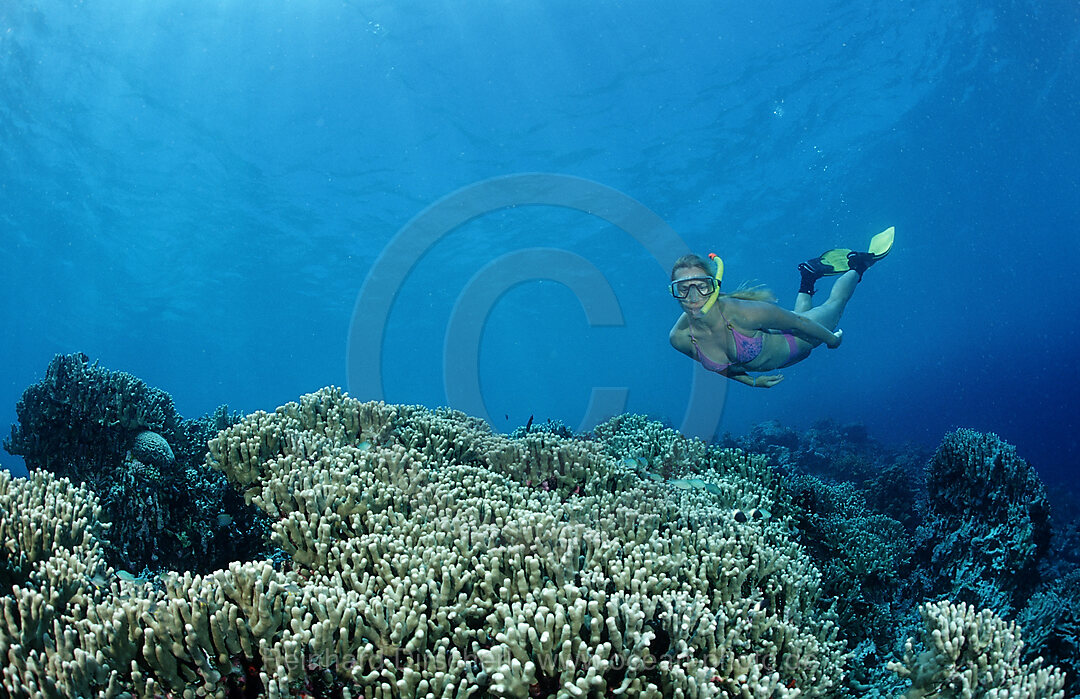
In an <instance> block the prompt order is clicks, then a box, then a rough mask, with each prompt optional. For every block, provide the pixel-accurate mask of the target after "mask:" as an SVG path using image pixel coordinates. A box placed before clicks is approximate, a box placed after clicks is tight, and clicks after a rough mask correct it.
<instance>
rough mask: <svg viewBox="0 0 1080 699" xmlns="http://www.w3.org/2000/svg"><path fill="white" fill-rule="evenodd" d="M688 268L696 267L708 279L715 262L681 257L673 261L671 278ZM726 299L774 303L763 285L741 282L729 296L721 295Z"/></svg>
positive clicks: (712, 273) (714, 270)
mask: <svg viewBox="0 0 1080 699" xmlns="http://www.w3.org/2000/svg"><path fill="white" fill-rule="evenodd" d="M690 267H697V268H698V269H702V270H705V272H706V273H707V274H708V275H709V276H710V277H715V276H716V262H714V261H713V260H712V259H711V258H704V257H698V256H697V255H693V254H691V255H683V256H682V257H680V258H679V259H677V260H675V266H673V267H672V268H671V278H672V279H674V278H675V272H677V271H679V270H680V269H688V268H690ZM723 296H727V297H728V298H733V299H739V300H740V301H765V302H768V303H776V294H774V293H773V292H772V290H770V289H769V288H768V287H767V286H765V285H763V284H754V285H751V284H750V283H748V282H743V283H742V284H740V285H739V288H737V289H735V291H733V292H731V293H730V294H723Z"/></svg>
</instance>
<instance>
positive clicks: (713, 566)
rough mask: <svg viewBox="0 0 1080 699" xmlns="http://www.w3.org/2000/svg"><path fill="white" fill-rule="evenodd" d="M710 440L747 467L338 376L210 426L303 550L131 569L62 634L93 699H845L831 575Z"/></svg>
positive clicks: (23, 684)
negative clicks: (369, 389) (638, 461)
mask: <svg viewBox="0 0 1080 699" xmlns="http://www.w3.org/2000/svg"><path fill="white" fill-rule="evenodd" d="M708 458H709V459H711V460H713V461H714V462H715V463H716V464H717V465H720V464H721V462H724V464H723V468H721V469H715V470H714V469H704V470H703V471H702V473H701V476H702V478H708V479H711V481H715V482H719V483H722V484H723V486H724V487H722V488H720V487H718V490H719V492H711V491H708V490H701V489H687V490H680V489H678V488H676V487H674V486H673V485H671V484H669V483H665V482H658V481H654V480H651V479H648V478H642V477H641V476H639V475H638V474H637V473H635V472H634V471H633V470H631V469H628V468H625V467H623V466H621V465H620V464H619V462H618V461H617V460H616V459H614V458H612V457H611V456H610V455H609V454H608V453H607V447H605V446H604V445H602V444H600V443H589V442H581V441H577V440H564V439H559V438H556V437H553V436H550V435H541V436H534V435H529V436H527V437H526V438H525V439H521V440H510V439H506V438H504V437H500V436H498V435H495V434H492V433H491V432H490V430H489V429H488V428H487V427H486V425H484V423H482V422H479V421H476V420H472V419H470V418H467V417H465V416H463V415H461V414H460V413H454V412H452V411H428V410H424V409H422V408H416V407H407V406H387V405H382V404H376V403H358V402H357V401H354V400H351V399H349V398H347V397H346V396H344V395H342V394H341V393H340V392H339V391H337V390H334V389H324V390H322V391H319V392H318V393H315V394H311V395H308V396H304V397H303V398H302V399H301V400H300V401H299V402H297V403H290V404H288V405H286V406H283V407H282V408H279V409H278V410H277V411H276V412H275V413H273V414H267V413H256V414H254V415H251V416H248V417H247V418H246V419H245V420H243V421H242V422H240V423H239V424H237V425H235V426H233V427H231V428H229V429H227V430H225V431H224V432H222V433H221V434H220V435H219V436H218V437H217V438H215V439H214V440H213V441H212V443H211V452H210V457H209V460H210V462H211V463H212V464H213V465H214V467H216V468H221V469H223V470H224V472H225V473H227V474H228V476H229V478H230V480H231V481H232V482H234V483H235V484H236V485H237V486H238V487H240V488H242V489H243V491H244V493H245V496H246V497H247V498H248V499H249V500H250V501H251V502H253V503H255V504H257V505H258V506H259V507H261V508H263V509H264V510H265V511H266V512H267V513H269V514H270V515H271V516H272V517H273V519H274V520H275V523H274V526H273V537H274V540H275V542H276V543H277V544H278V545H280V546H281V547H282V548H283V549H285V550H286V551H288V552H289V553H290V554H291V555H290V560H289V562H288V564H287V565H286V566H285V567H284V568H283V569H279V568H276V567H275V566H274V565H273V564H272V563H271V562H269V561H267V562H250V563H244V564H241V563H234V564H231V565H230V566H228V567H227V568H223V569H220V570H217V571H214V572H212V573H209V574H207V575H204V576H198V575H192V574H190V573H184V574H168V575H165V576H162V578H161V581H160V584H159V585H158V586H156V587H154V586H151V585H148V584H142V583H141V582H140V581H123V580H111V582H110V583H109V585H108V587H104V586H102V587H101V588H98V587H94V590H95V591H96V592H95V594H96V595H97V596H96V597H95V598H94V599H93V604H88V605H87V610H88V611H87V615H86V619H85V620H84V619H80V618H76V617H74V616H73V617H72V618H64V619H61V620H59V621H58V623H57V625H56V626H55V628H56V633H55V634H54V636H53V638H56V639H64V643H67V644H68V645H69V646H71V648H73V649H75V650H78V651H79V652H84V651H85V652H86V653H90V652H91V651H90V650H88V649H89V648H91V647H92V648H93V649H94V650H93V657H94V658H95V661H94V662H95V663H96V665H93V666H92V667H90V666H88V667H89V670H88V671H87V673H86V675H85V677H86V678H88V679H85V680H80V682H81V684H78V685H77V686H76V685H75V684H71V685H70V686H71V687H74V688H75V689H74V690H73V691H77V692H78V693H80V694H83V695H86V696H92V695H93V696H97V695H109V696H113V695H115V694H114V693H119V692H120V691H128V692H133V693H135V694H138V695H142V696H147V695H151V694H155V693H158V694H170V695H180V694H182V693H183V694H195V695H204V694H205V695H208V696H226V695H227V694H228V693H229V692H230V691H237V690H238V689H239V688H240V687H241V686H243V691H244V692H248V693H259V694H265V695H267V696H270V697H277V696H286V695H294V696H299V695H302V694H322V695H331V694H333V695H337V696H358V695H361V694H362V695H363V696H365V697H427V696H434V697H466V696H475V697H500V696H505V697H526V696H561V697H576V696H594V697H601V696H607V695H622V694H625V695H629V696H647V697H661V696H684V697H709V696H725V695H726V696H747V697H751V696H752V697H779V698H782V697H794V696H810V697H814V696H829V695H830V694H831V693H833V692H834V690H835V688H836V687H837V686H838V685H839V682H840V676H841V667H842V663H843V660H844V655H843V653H842V650H841V644H840V643H839V642H838V641H837V640H836V627H835V624H834V622H833V620H832V618H831V617H830V615H829V614H828V612H827V611H824V610H823V609H822V606H821V605H820V604H819V599H818V590H819V586H820V580H819V577H818V574H817V573H816V571H815V570H814V569H813V567H812V566H811V565H810V564H809V561H808V559H807V558H806V556H805V554H804V553H803V552H802V551H801V550H800V548H799V547H798V546H797V545H796V544H794V543H793V542H792V541H791V539H790V537H789V536H788V530H787V524H786V522H784V521H782V520H780V519H779V518H761V519H749V520H747V519H745V518H743V519H742V520H740V519H739V518H737V517H736V516H735V503H736V501H737V498H738V497H741V496H739V495H738V493H737V491H738V488H737V486H736V483H737V476H736V475H735V474H738V473H740V472H744V471H747V470H750V469H752V465H751V461H750V459H748V458H747V457H745V456H742V455H740V454H738V453H736V452H730V451H719V450H718V451H716V452H715V453H713V454H712V455H711V456H709V457H708ZM40 477H41V478H43V479H44V478H46V476H44V475H42V476H40ZM552 479H554V481H555V482H556V484H557V485H556V487H553V488H549V489H544V488H541V487H539V485H538V484H539V483H541V482H548V483H550V482H552ZM571 486H572V487H571ZM749 489H750V490H753V488H749ZM754 497H755V498H758V499H760V498H761V497H764V495H761V494H759V495H755V496H754ZM762 504H764V503H762ZM23 507H32V503H27V504H26V505H24V506H23ZM21 512H22V510H21V509H19V510H16V514H17V516H21ZM16 645H17V644H16V643H9V644H8V646H7V647H8V650H9V652H16V653H17V652H19V651H17V650H15V646H16ZM44 652H45V654H46V656H49V657H51V655H50V653H52V654H56V653H60V652H61V650H60V649H59V648H52V649H51V650H50V649H49V648H46V649H44ZM72 652H74V651H72ZM70 654H71V653H69V655H70ZM72 657H74V656H72ZM79 657H80V658H83V656H79ZM21 660H22V658H20V661H21ZM24 664H25V663H24ZM27 667H29V666H28V665H27ZM91 670H92V671H91ZM36 677H37V675H35V676H32V677H31V676H24V675H19V676H14V675H13V676H12V678H11V683H12V684H9V685H7V686H8V687H9V688H10V692H11V694H13V695H15V696H29V695H30V694H32V692H31V691H30V689H29V687H30V683H31V682H33V681H38V680H36ZM58 686H60V685H58Z"/></svg>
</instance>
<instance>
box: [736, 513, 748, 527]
mask: <svg viewBox="0 0 1080 699" xmlns="http://www.w3.org/2000/svg"><path fill="white" fill-rule="evenodd" d="M735 521H736V522H738V523H739V524H742V523H743V522H745V521H746V513H745V512H743V511H742V510H735Z"/></svg>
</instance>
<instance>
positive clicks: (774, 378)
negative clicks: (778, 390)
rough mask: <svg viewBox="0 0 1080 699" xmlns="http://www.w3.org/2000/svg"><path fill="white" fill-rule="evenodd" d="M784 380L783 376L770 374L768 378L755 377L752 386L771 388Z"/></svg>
mask: <svg viewBox="0 0 1080 699" xmlns="http://www.w3.org/2000/svg"><path fill="white" fill-rule="evenodd" d="M783 380H784V375H783V374H770V375H769V376H763V375H762V376H755V377H754V386H755V387H757V388H772V387H773V386H775V385H776V384H778V383H780V382H781V381H783Z"/></svg>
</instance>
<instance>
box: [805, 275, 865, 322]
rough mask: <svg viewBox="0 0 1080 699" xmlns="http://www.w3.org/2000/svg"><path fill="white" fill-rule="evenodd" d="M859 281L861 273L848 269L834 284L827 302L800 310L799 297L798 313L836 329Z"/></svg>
mask: <svg viewBox="0 0 1080 699" xmlns="http://www.w3.org/2000/svg"><path fill="white" fill-rule="evenodd" d="M858 283H859V274H858V272H855V271H854V270H848V271H847V272H844V273H843V274H841V275H840V278H839V279H837V280H836V283H835V284H833V288H832V291H831V292H830V293H829V298H828V300H827V301H825V303H823V304H821V305H820V306H818V307H817V308H811V309H809V310H807V311H799V310H798V306H799V301H801V300H802V299H801V298H799V299H798V300H797V301H796V302H795V306H796V313H801V314H802V315H804V316H806V317H807V318H810V319H811V320H816V321H817V322H819V323H821V324H822V325H824V326H825V327H826V328H828V329H829V330H836V326H837V325H838V324H839V323H840V316H842V315H843V314H844V307H845V306H847V302H848V301H850V300H851V296H852V294H854V293H855V286H856V285H857V284H858ZM799 296H800V297H802V296H807V298H809V296H808V295H806V294H799Z"/></svg>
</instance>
